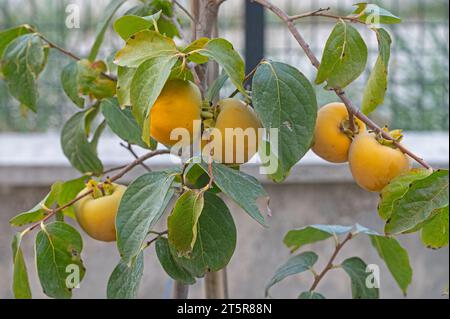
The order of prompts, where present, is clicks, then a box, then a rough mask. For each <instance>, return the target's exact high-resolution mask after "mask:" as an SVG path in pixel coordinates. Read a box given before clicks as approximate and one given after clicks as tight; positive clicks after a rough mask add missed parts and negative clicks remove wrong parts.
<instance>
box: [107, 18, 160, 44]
mask: <svg viewBox="0 0 450 319" xmlns="http://www.w3.org/2000/svg"><path fill="white" fill-rule="evenodd" d="M160 17H161V11H159V12H157V13H155V14H152V15H149V16H146V17H140V16H134V15H125V16H123V17H120V18H119V19H117V20H116V21H115V22H114V30H115V31H116V32H117V34H119V35H120V37H121V38H122V39H123V40H125V41H127V40H128V39H129V38H130V37H131V36H132V35H133V34H136V33H138V32H140V31H144V30H152V29H153V28H154V25H155V23H156V22H157V21H158V20H159V18H160Z"/></svg>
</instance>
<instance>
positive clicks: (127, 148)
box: [120, 143, 152, 172]
mask: <svg viewBox="0 0 450 319" xmlns="http://www.w3.org/2000/svg"><path fill="white" fill-rule="evenodd" d="M120 146H122V147H123V148H125V149H126V150H128V152H130V153H131V155H133V157H134V158H135V159H138V158H139V156H138V155H137V154H136V152H135V151H134V149H133V146H132V145H131V144H130V143H128V144H127V145H125V144H124V143H120ZM139 165H141V166H142V167H143V168H144V169H145V170H146V171H147V172H151V171H152V170H151V169H150V167H148V166H147V165H145V163H144V162H142V163H140V164H139Z"/></svg>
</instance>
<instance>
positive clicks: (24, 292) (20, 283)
mask: <svg viewBox="0 0 450 319" xmlns="http://www.w3.org/2000/svg"><path fill="white" fill-rule="evenodd" d="M21 241H22V234H21V233H17V234H16V235H14V238H13V242H12V255H13V264H14V270H13V284H12V289H13V293H14V297H15V298H16V299H31V289H30V282H29V281H28V271H27V266H26V264H25V259H24V258H23V253H22V248H20V243H21Z"/></svg>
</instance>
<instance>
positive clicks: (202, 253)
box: [170, 192, 236, 277]
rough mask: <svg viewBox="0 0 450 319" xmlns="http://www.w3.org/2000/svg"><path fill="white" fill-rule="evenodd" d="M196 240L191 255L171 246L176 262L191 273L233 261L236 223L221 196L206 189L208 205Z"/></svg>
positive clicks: (204, 209) (200, 272) (207, 270)
mask: <svg viewBox="0 0 450 319" xmlns="http://www.w3.org/2000/svg"><path fill="white" fill-rule="evenodd" d="M197 229H198V234H197V241H196V242H195V245H194V249H193V250H192V254H191V255H190V256H189V258H186V257H181V256H179V255H178V253H177V252H176V249H175V247H173V246H171V247H170V248H171V253H172V256H173V257H174V258H175V261H176V262H177V263H178V265H180V266H181V267H183V268H184V269H186V270H187V271H188V272H189V273H190V274H191V275H192V276H195V277H203V276H204V275H205V273H206V272H210V271H211V272H213V271H219V270H220V269H222V268H224V267H225V266H226V265H228V263H229V262H230V260H231V257H232V256H233V253H234V250H235V248H236V226H235V224H234V221H233V217H232V216H231V213H230V211H229V210H228V207H227V206H226V205H225V203H224V202H223V200H222V199H220V198H219V197H218V196H216V195H214V194H212V193H210V192H206V193H205V205H204V208H203V212H202V214H201V215H200V218H199V221H198V227H197Z"/></svg>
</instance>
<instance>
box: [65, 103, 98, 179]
mask: <svg viewBox="0 0 450 319" xmlns="http://www.w3.org/2000/svg"><path fill="white" fill-rule="evenodd" d="M87 112H89V109H88V110H87V111H81V112H78V113H75V115H73V116H72V117H71V118H70V119H69V120H68V121H67V122H66V124H64V126H63V129H62V132H61V147H62V149H63V152H64V155H66V157H67V158H68V159H69V161H70V163H71V164H72V166H73V167H74V168H76V169H77V170H78V171H80V172H81V173H86V174H87V173H93V174H94V175H100V174H101V173H102V172H103V164H102V162H101V161H100V159H99V158H98V156H97V150H96V149H95V148H94V146H93V145H92V144H91V143H89V141H88V139H87V136H86V129H85V116H86V114H87Z"/></svg>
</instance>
